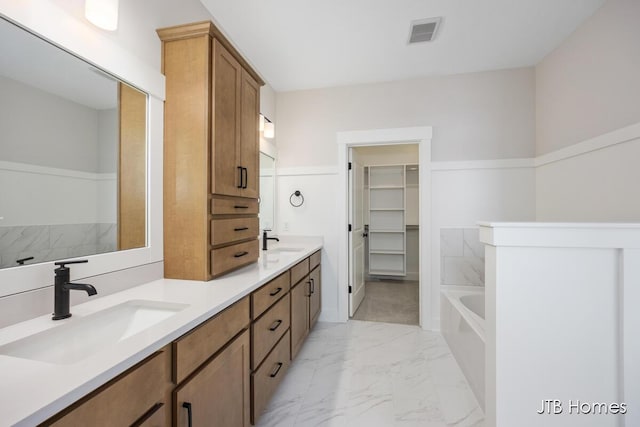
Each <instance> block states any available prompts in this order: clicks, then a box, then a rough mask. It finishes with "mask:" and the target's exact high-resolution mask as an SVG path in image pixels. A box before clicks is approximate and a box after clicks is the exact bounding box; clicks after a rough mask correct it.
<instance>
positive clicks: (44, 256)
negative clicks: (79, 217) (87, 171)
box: [0, 223, 118, 268]
mask: <svg viewBox="0 0 640 427" xmlns="http://www.w3.org/2000/svg"><path fill="white" fill-rule="evenodd" d="M117 230H118V226H117V225H116V224H113V223H93V224H59V225H26V226H11V227H0V268H6V267H16V266H17V264H16V260H17V259H20V258H26V257H30V256H32V257H34V258H35V259H33V260H31V261H27V263H28V264H34V263H39V262H45V261H52V260H57V259H64V258H72V257H79V256H84V255H93V254H96V253H104V252H112V251H115V250H116V244H117Z"/></svg>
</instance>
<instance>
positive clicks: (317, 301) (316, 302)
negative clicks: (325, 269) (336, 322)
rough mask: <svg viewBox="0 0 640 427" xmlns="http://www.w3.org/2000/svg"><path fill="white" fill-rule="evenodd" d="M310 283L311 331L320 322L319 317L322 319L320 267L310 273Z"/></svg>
mask: <svg viewBox="0 0 640 427" xmlns="http://www.w3.org/2000/svg"><path fill="white" fill-rule="evenodd" d="M309 281H310V282H311V292H310V295H309V329H310V330H311V329H313V326H314V325H315V324H316V322H317V321H318V317H320V308H321V304H322V298H321V289H322V283H321V277H320V266H319V265H318V266H317V267H316V268H315V269H313V271H311V273H309Z"/></svg>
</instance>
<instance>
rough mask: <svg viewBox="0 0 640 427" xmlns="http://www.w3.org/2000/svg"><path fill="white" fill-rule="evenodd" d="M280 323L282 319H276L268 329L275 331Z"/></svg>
mask: <svg viewBox="0 0 640 427" xmlns="http://www.w3.org/2000/svg"><path fill="white" fill-rule="evenodd" d="M280 325H282V320H280V319H278V320H276V321H275V322H273V325H271V327H270V328H269V330H270V331H271V332H273V331H275V330H276V329H278V328H279V327H280Z"/></svg>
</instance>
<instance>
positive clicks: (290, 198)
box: [289, 190, 304, 208]
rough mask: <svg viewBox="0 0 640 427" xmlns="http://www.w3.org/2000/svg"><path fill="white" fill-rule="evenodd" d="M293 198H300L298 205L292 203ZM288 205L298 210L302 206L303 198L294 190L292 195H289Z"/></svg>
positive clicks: (298, 191)
mask: <svg viewBox="0 0 640 427" xmlns="http://www.w3.org/2000/svg"><path fill="white" fill-rule="evenodd" d="M294 196H295V197H299V198H300V203H298V204H295V203H293V197H294ZM289 203H291V206H293V207H294V208H299V207H300V206H302V204H303V203H304V196H303V195H302V193H301V192H300V190H296V191H294V192H293V193H291V196H289Z"/></svg>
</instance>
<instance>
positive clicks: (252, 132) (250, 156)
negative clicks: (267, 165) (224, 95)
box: [240, 70, 260, 199]
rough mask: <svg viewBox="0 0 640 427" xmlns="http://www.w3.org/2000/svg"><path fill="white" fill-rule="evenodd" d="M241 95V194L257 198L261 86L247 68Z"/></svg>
mask: <svg viewBox="0 0 640 427" xmlns="http://www.w3.org/2000/svg"><path fill="white" fill-rule="evenodd" d="M241 96H242V108H241V111H242V113H241V115H240V118H241V121H240V122H241V130H240V166H242V167H243V168H244V169H243V171H242V172H243V173H244V176H243V182H242V184H243V185H242V190H241V194H242V196H244V197H249V198H252V199H255V198H258V196H259V186H260V178H259V172H260V164H259V159H260V157H259V156H260V150H259V147H260V140H259V137H260V134H259V132H260V130H259V127H258V116H259V114H260V86H259V85H258V83H256V81H255V80H254V79H253V78H252V77H251V76H250V75H249V73H248V72H246V71H245V70H242V89H241Z"/></svg>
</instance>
